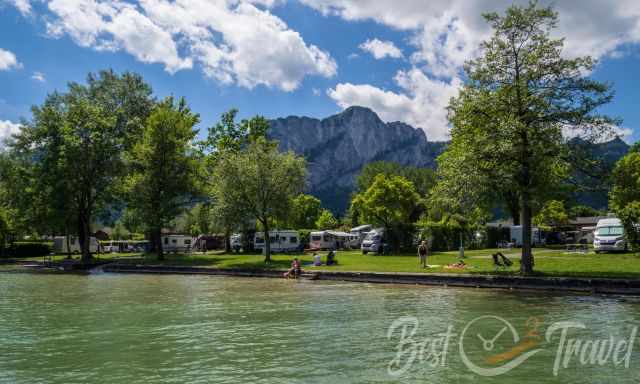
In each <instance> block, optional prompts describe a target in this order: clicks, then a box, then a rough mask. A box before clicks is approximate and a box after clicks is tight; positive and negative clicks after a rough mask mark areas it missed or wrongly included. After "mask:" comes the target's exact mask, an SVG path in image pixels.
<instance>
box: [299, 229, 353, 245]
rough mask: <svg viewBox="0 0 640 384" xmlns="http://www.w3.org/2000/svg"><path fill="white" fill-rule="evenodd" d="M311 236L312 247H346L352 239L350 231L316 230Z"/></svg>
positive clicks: (310, 243)
mask: <svg viewBox="0 0 640 384" xmlns="http://www.w3.org/2000/svg"><path fill="white" fill-rule="evenodd" d="M309 237H310V240H309V247H310V248H311V249H344V248H347V247H349V243H350V241H351V239H352V237H351V235H350V234H349V233H346V232H339V231H315V232H311V233H310V234H309Z"/></svg>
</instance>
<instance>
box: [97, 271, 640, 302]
mask: <svg viewBox="0 0 640 384" xmlns="http://www.w3.org/2000/svg"><path fill="white" fill-rule="evenodd" d="M101 270H102V271H103V272H105V273H130V274H180V275H217V276H238V277H262V278H280V279H282V274H283V273H284V272H285V270H279V269H272V270H253V269H229V268H209V267H181V266H164V265H126V264H107V265H104V266H103V267H102V268H101ZM302 278H304V279H311V280H330V281H348V282H361V283H378V284H412V285H425V286H443V287H447V286H451V287H465V288H494V289H495V288H497V289H524V290H538V291H556V292H580V293H590V294H621V295H640V279H617V278H616V279H610V278H582V277H544V276H530V277H529V276H526V277H525V276H500V275H471V274H442V273H433V274H423V273H400V272H343V271H326V270H325V271H322V270H319V271H316V270H314V271H311V272H306V273H304V274H303V276H302Z"/></svg>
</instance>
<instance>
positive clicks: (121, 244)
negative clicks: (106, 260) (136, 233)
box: [100, 240, 150, 253]
mask: <svg viewBox="0 0 640 384" xmlns="http://www.w3.org/2000/svg"><path fill="white" fill-rule="evenodd" d="M100 245H101V247H102V252H104V253H127V252H147V251H149V249H150V243H149V242H148V241H146V240H139V241H137V240H107V241H102V242H100Z"/></svg>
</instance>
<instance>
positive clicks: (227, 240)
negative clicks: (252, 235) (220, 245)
mask: <svg viewBox="0 0 640 384" xmlns="http://www.w3.org/2000/svg"><path fill="white" fill-rule="evenodd" d="M224 253H231V231H230V230H229V228H227V229H226V230H225V231H224Z"/></svg>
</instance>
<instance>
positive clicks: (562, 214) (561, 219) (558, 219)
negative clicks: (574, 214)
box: [533, 200, 569, 227]
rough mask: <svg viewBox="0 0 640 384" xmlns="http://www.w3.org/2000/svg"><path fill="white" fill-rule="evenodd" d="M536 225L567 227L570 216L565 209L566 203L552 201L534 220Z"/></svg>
mask: <svg viewBox="0 0 640 384" xmlns="http://www.w3.org/2000/svg"><path fill="white" fill-rule="evenodd" d="M533 222H534V223H535V224H536V225H540V226H545V227H554V226H559V225H565V224H567V223H568V222H569V215H568V214H567V210H566V209H565V207H564V202H563V201H560V200H550V201H548V202H547V204H545V206H544V207H543V208H542V209H541V210H540V212H538V214H537V215H535V217H534V218H533Z"/></svg>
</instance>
